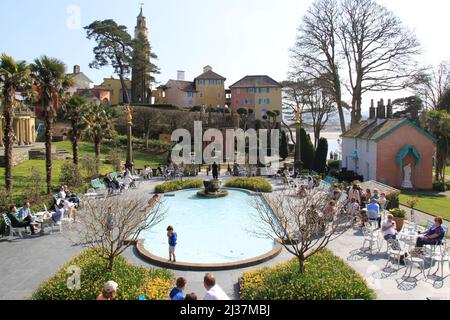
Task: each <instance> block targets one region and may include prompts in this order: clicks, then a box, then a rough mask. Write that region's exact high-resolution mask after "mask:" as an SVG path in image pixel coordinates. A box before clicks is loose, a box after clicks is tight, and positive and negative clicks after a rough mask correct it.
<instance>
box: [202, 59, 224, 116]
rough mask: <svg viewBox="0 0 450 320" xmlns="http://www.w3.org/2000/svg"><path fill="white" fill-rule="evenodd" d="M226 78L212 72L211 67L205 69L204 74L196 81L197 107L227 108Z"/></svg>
mask: <svg viewBox="0 0 450 320" xmlns="http://www.w3.org/2000/svg"><path fill="white" fill-rule="evenodd" d="M225 80H226V79H225V78H224V77H222V76H221V75H218V74H217V73H215V72H213V71H212V67H211V66H206V67H205V68H203V74H201V75H199V76H198V77H197V78H195V79H194V83H195V89H196V90H197V93H196V97H195V105H199V106H206V107H212V108H217V107H220V108H223V107H225Z"/></svg>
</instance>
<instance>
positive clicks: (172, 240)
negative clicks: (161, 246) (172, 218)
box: [167, 226, 177, 262]
mask: <svg viewBox="0 0 450 320" xmlns="http://www.w3.org/2000/svg"><path fill="white" fill-rule="evenodd" d="M167 237H168V238H169V261H172V257H173V262H177V259H176V257H175V247H176V246H177V233H176V232H174V230H173V227H172V226H169V227H167Z"/></svg>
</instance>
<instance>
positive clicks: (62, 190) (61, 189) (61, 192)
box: [56, 186, 66, 200]
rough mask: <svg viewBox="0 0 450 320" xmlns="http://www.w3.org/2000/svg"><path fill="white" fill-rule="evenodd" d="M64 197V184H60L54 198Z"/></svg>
mask: <svg viewBox="0 0 450 320" xmlns="http://www.w3.org/2000/svg"><path fill="white" fill-rule="evenodd" d="M65 198H66V191H65V190H64V186H61V187H60V188H59V192H58V193H57V194H56V199H57V200H59V199H65Z"/></svg>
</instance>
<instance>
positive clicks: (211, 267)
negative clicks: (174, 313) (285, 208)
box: [135, 239, 283, 271]
mask: <svg viewBox="0 0 450 320" xmlns="http://www.w3.org/2000/svg"><path fill="white" fill-rule="evenodd" d="M135 245H136V250H137V253H138V255H139V256H140V257H141V258H142V259H144V260H145V261H147V262H150V263H151V264H153V265H156V266H159V267H164V268H167V269H173V270H180V271H225V270H234V269H242V268H247V267H252V266H256V265H258V264H261V263H264V262H267V261H269V260H271V259H273V258H275V257H277V256H278V255H279V254H280V253H281V251H282V250H283V247H282V245H281V244H280V243H279V242H278V241H276V242H275V247H274V248H273V249H272V250H271V251H269V252H268V253H265V254H263V255H260V256H258V257H255V258H251V259H246V260H241V261H236V262H229V263H211V264H206V263H205V264H203V263H188V262H169V261H167V259H163V258H161V257H158V256H155V255H154V254H152V253H150V252H149V251H148V250H147V249H146V248H145V246H144V240H143V239H139V240H137V241H136V244H135Z"/></svg>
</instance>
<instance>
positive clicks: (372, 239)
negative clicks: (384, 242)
mask: <svg viewBox="0 0 450 320" xmlns="http://www.w3.org/2000/svg"><path fill="white" fill-rule="evenodd" d="M362 232H363V235H364V241H363V246H362V248H361V250H362V251H368V252H369V253H370V254H371V255H373V254H374V252H373V249H374V246H375V248H376V249H377V251H376V252H375V254H376V253H378V252H380V250H381V241H380V232H379V231H378V230H374V229H373V228H372V227H363V228H362ZM366 244H368V245H369V246H368V247H366Z"/></svg>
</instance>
